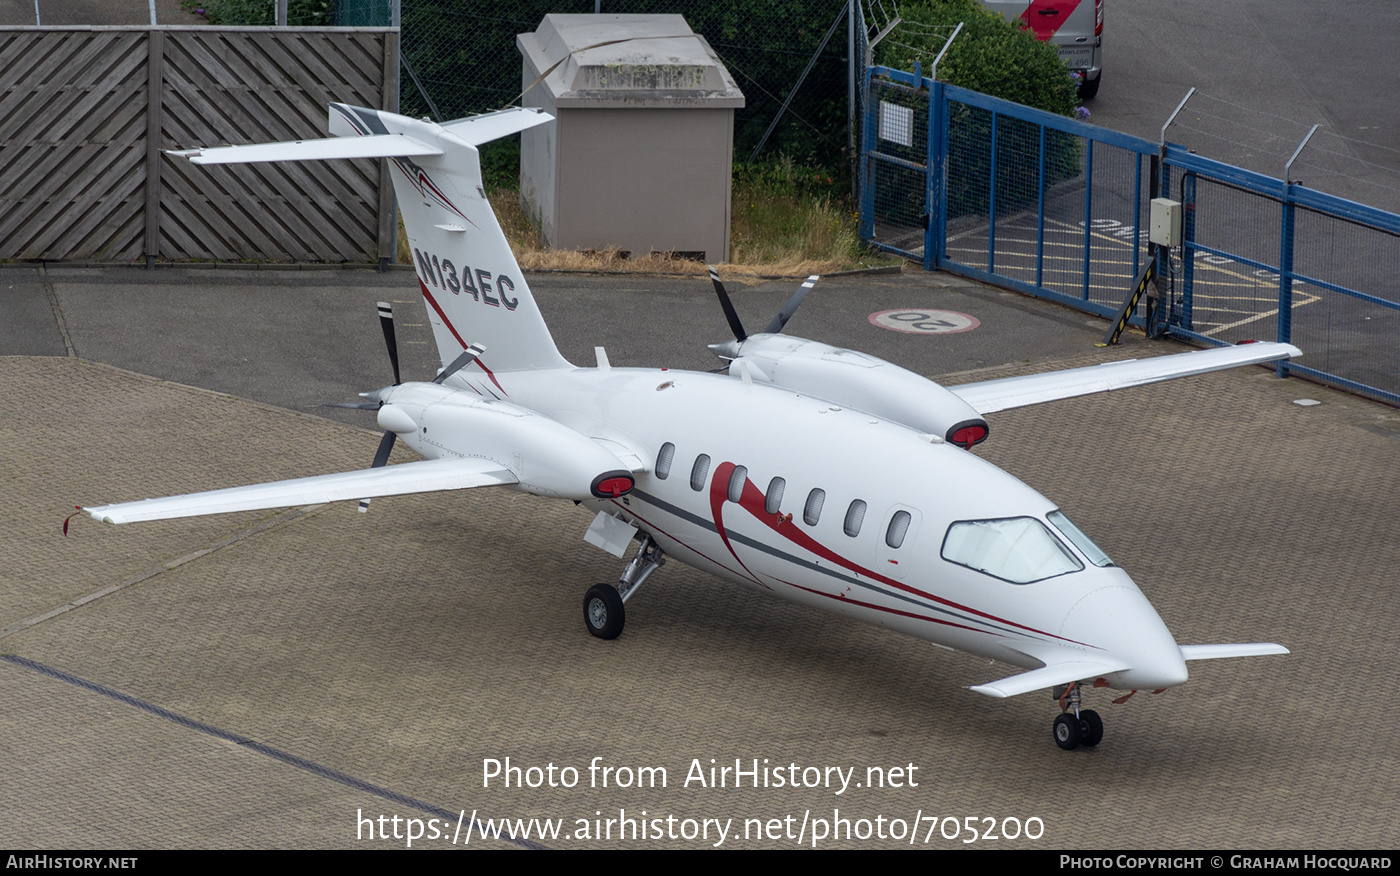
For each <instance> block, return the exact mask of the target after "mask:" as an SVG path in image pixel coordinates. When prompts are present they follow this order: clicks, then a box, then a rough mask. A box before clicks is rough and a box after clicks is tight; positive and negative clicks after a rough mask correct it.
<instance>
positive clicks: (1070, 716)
mask: <svg viewBox="0 0 1400 876" xmlns="http://www.w3.org/2000/svg"><path fill="white" fill-rule="evenodd" d="M1054 696H1055V700H1056V701H1057V702H1059V704H1060V708H1061V709H1063V710H1064V711H1063V713H1062V714H1061V715H1060V716H1059V717H1057V718H1056V719H1055V723H1054V724H1053V725H1052V727H1051V730H1052V732H1053V733H1054V736H1055V744H1056V745H1058V746H1060V747H1061V748H1063V749H1064V750H1065V751H1073V750H1074V749H1076V748H1078V747H1079V746H1081V745H1083V746H1085V747H1086V748H1093V747H1094V746H1095V745H1098V744H1099V743H1100V742H1102V741H1103V719H1102V718H1100V717H1099V713H1098V712H1095V711H1094V710H1093V709H1081V708H1079V683H1078V682H1075V683H1073V684H1070V685H1067V686H1065V687H1057V688H1055V690H1054Z"/></svg>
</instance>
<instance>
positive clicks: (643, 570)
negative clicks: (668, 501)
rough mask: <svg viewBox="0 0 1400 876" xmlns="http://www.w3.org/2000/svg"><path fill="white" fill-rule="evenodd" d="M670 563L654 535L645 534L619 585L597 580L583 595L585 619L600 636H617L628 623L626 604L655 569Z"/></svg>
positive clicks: (604, 637) (595, 633)
mask: <svg viewBox="0 0 1400 876" xmlns="http://www.w3.org/2000/svg"><path fill="white" fill-rule="evenodd" d="M665 564H666V557H665V555H663V554H662V553H661V548H659V547H657V544H656V542H655V541H654V540H653V539H652V537H651V536H650V535H647V536H643V538H642V544H641V547H639V548H637V555H636V556H635V557H633V558H632V561H631V562H630V563H628V564H627V568H625V569H623V570H622V576H621V577H620V578H618V580H617V586H616V587H614V586H612V585H611V584H594V585H593V586H592V587H590V588H588V592H587V593H585V594H584V595H583V623H584V626H586V627H588V631H589V632H590V633H592V634H593V635H595V636H597V637H598V638H600V639H616V638H617V637H618V636H620V635H622V627H623V626H624V625H625V624H626V623H627V612H626V611H625V610H624V609H623V607H622V604H623V603H624V602H626V601H627V600H628V599H630V598H631V597H632V594H634V593H636V592H637V588H638V587H640V586H642V582H643V581H645V580H646V579H647V578H648V577H650V576H651V573H652V572H655V571H656V570H657V569H659V568H661V567H662V566H664V565H665Z"/></svg>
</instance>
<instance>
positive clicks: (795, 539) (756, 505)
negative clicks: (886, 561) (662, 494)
mask: <svg viewBox="0 0 1400 876" xmlns="http://www.w3.org/2000/svg"><path fill="white" fill-rule="evenodd" d="M725 466H728V467H729V469H728V470H729V471H731V472H732V471H733V469H734V464H733V463H729V462H726V463H721V464H720V466H719V469H717V470H716V471H715V483H718V482H719V471H720V470H723V469H724V468H725ZM724 486H725V495H726V497H727V493H728V489H727V488H728V478H725V484H724ZM713 494H714V486H713V485H712V486H711V504H712V505H713V501H714V500H713ZM763 501H764V497H763V491H762V490H760V489H759V488H758V485H757V484H755V483H754V482H753V481H751V480H749V479H748V478H745V479H744V491H743V494H742V495H741V496H740V498H739V507H741V508H743V509H744V510H745V511H747V512H749V514H750V515H752V516H753V518H754V519H755V520H758V521H759V522H760V523H762V524H763V525H764V526H767V527H768V528H769V529H771V530H773V531H774V532H776V533H777V534H778V535H780V536H782V537H783V538H785V539H787V540H788V541H790V542H792V543H793V544H795V545H797V546H799V547H801V548H803V549H805V550H807V551H810V552H811V553H813V554H815V555H817V556H819V557H821V558H823V559H825V560H829V561H831V562H833V563H836V564H837V565H839V566H842V567H844V568H846V569H849V570H850V571H852V572H855V573H856V574H858V575H864V576H865V577H867V578H869V579H871V580H872V581H879V582H880V583H881V584H885V585H887V586H889V587H894V588H895V589H897V590H903V591H904V592H905V593H912V594H913V595H915V596H919V597H922V598H924V599H928V600H931V601H933V602H936V603H938V604H940V605H946V606H948V607H949V608H955V609H957V610H959V611H965V612H967V613H968V614H974V615H977V616H978V617H982V618H986V619H987V620H990V621H995V622H996V623H999V624H1006V625H1007V626H1011V627H1015V628H1017V629H1019V630H1025V631H1026V632H1030V633H1035V634H1036V635H1039V636H1049V637H1050V638H1052V639H1059V640H1060V641H1061V642H1071V643H1073V644H1075V645H1082V644H1084V643H1083V642H1075V641H1074V640H1073V639H1066V638H1064V637H1063V636H1057V635H1055V634H1054V633H1047V632H1045V631H1044V630H1037V629H1036V628H1035V627H1028V626H1026V625H1025V624H1018V623H1016V622H1015V621H1010V620H1006V619H1005V618H1000V617H997V616H996V615H994V614H988V613H987V612H985V611H979V610H977V609H975V608H972V607H971V606H967V605H962V604H961V603H957V602H953V601H952V600H950V599H944V598H943V597H941V596H935V595H933V594H932V593H926V592H924V591H923V590H920V589H918V588H917V587H910V586H909V585H908V584H905V583H903V582H900V581H896V580H894V579H893V578H886V577H885V576H884V575H881V574H880V573H879V572H875V571H873V570H871V569H867V568H865V567H864V566H862V565H860V564H859V563H856V562H854V561H852V560H848V559H846V558H845V557H843V556H841V555H840V554H838V553H836V552H835V551H833V550H831V549H830V548H828V547H827V546H826V545H823V544H822V543H821V542H819V541H817V540H816V539H814V538H812V537H811V536H809V535H808V534H807V533H805V532H803V531H802V530H801V529H798V528H797V525H796V524H794V523H793V522H792V520H791V519H789V518H787V517H784V516H779V515H777V514H769V513H768V511H767V510H766V509H765V508H764V507H763ZM715 525H716V526H718V527H719V531H720V535H721V536H722V537H723V536H724V525H723V524H722V523H721V522H720V518H719V515H718V514H716V515H715ZM724 543H725V545H726V546H728V544H729V539H728V538H727V537H726V538H725V541H724ZM733 552H734V549H733V548H730V553H733ZM735 559H738V557H737V556H736V557H735ZM1086 647H1092V646H1086Z"/></svg>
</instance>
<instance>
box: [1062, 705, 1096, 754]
mask: <svg viewBox="0 0 1400 876" xmlns="http://www.w3.org/2000/svg"><path fill="white" fill-rule="evenodd" d="M1054 731H1055V744H1056V745H1058V746H1060V747H1061V748H1063V749H1064V750H1065V751H1073V750H1075V749H1076V748H1078V747H1079V743H1080V741H1081V737H1082V736H1083V733H1082V732H1081V731H1080V728H1079V719H1078V718H1076V717H1074V716H1073V715H1071V714H1070V713H1069V712H1065V713H1064V714H1062V715H1060V716H1059V717H1057V718H1056V719H1055V725H1054ZM1099 733H1100V735H1102V733H1103V726H1102V725H1100V727H1099Z"/></svg>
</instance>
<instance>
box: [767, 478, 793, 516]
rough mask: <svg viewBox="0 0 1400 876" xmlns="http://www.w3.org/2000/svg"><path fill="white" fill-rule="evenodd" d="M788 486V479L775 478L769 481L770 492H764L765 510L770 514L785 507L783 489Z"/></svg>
mask: <svg viewBox="0 0 1400 876" xmlns="http://www.w3.org/2000/svg"><path fill="white" fill-rule="evenodd" d="M786 487H787V481H785V480H783V479H782V478H773V480H771V481H769V482H768V492H766V493H764V494H763V510H764V511H767V512H768V513H769V514H777V513H778V511H779V510H780V509H781V508H782V507H783V490H784V489H785V488H786Z"/></svg>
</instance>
